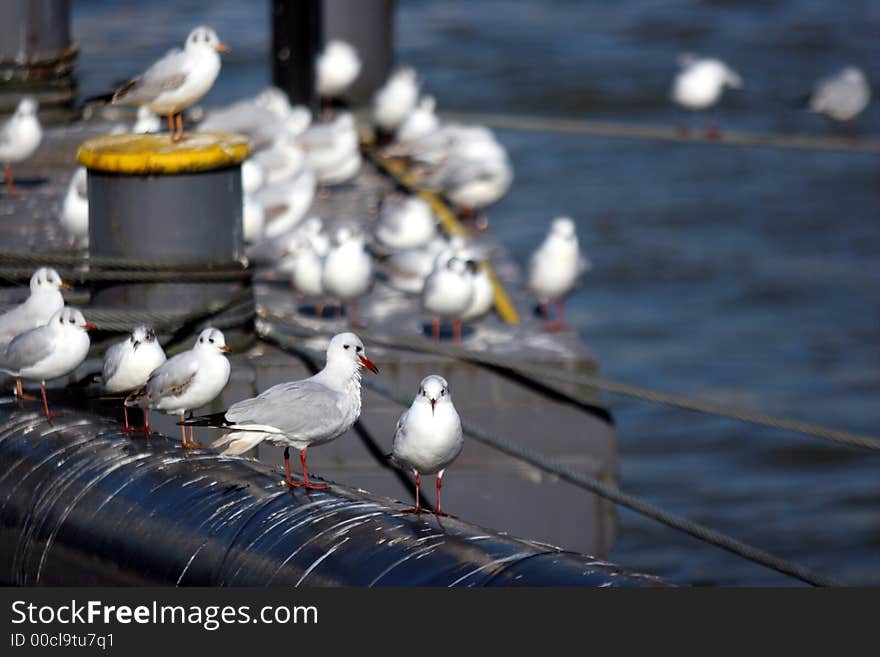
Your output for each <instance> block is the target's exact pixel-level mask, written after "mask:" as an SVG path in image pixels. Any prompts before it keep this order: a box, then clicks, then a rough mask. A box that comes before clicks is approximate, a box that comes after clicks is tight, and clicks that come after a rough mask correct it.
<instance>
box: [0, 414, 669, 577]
mask: <svg viewBox="0 0 880 657" xmlns="http://www.w3.org/2000/svg"><path fill="white" fill-rule="evenodd" d="M281 479H282V477H281V474H280V473H279V472H275V471H273V470H272V469H271V468H269V467H267V466H266V465H265V464H262V463H260V462H257V461H253V460H249V459H244V458H237V457H234V458H230V457H222V456H220V455H219V454H218V453H216V452H214V451H212V450H207V449H201V450H187V451H184V450H182V449H181V448H180V446H179V443H178V442H177V441H176V440H175V439H173V438H168V437H165V436H150V437H147V436H145V435H142V434H125V433H122V432H121V431H120V426H119V425H118V424H117V423H115V422H113V421H110V420H108V419H105V418H102V417H100V416H96V415H91V414H87V413H82V412H77V411H74V410H69V409H67V410H65V413H64V415H63V416H62V417H61V418H57V419H54V420H53V421H52V423H51V424H50V423H49V422H47V421H46V419H45V418H44V417H43V416H42V415H41V414H39V413H35V412H30V411H20V410H18V408H17V406H16V405H15V404H14V403H8V402H7V403H3V401H2V400H0V583H2V584H18V585H35V584H40V585H99V584H105V585H107V584H159V585H163V584H165V585H168V584H172V585H173V584H177V585H182V586H186V585H225V586H300V585H311V586H338V585H344V586H389V585H390V586H536V585H537V586H543V585H566V586H643V585H652V584H661V583H662V582H660V581H659V580H657V579H654V578H651V577H648V576H644V575H637V574H633V573H627V572H625V571H622V570H621V569H619V568H618V567H616V566H613V565H611V564H608V563H606V562H603V561H598V560H595V559H592V558H590V557H587V556H584V555H579V554H573V553H569V552H565V551H562V550H559V549H557V548H554V547H552V546H548V545H544V544H541V543H536V542H530V541H524V540H519V539H514V538H510V537H508V536H502V535H499V534H493V533H487V532H486V530H485V529H482V528H479V527H475V526H473V525H470V524H468V523H466V522H463V521H461V520H458V519H455V518H442V519H439V518H436V517H435V516H431V515H422V516H413V515H407V514H401V513H400V510H401V509H402V508H403V505H399V504H396V503H394V502H393V501H391V500H388V499H385V498H380V497H374V496H371V495H370V494H369V493H367V492H365V491H362V490H359V489H354V488H349V487H346V486H342V485H336V484H333V485H332V486H331V487H330V489H329V490H327V491H308V492H306V491H302V490H298V489H297V490H290V489H288V488H287V487H286V486H283V485H282V482H281Z"/></svg>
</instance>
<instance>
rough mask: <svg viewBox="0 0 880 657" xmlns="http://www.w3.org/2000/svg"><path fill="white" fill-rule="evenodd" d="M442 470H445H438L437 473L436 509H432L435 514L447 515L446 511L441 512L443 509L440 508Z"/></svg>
mask: <svg viewBox="0 0 880 657" xmlns="http://www.w3.org/2000/svg"><path fill="white" fill-rule="evenodd" d="M444 472H446V470H441V471H440V472H438V473H437V510H436V511H434V515H437V516H448V515H449V514H448V513H443V511H441V510H440V489H441V488H442V487H443V473H444Z"/></svg>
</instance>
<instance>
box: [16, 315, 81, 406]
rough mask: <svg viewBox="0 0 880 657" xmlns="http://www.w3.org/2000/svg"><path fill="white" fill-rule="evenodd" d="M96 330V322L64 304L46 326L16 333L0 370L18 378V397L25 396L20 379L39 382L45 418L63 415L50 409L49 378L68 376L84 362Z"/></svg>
mask: <svg viewBox="0 0 880 657" xmlns="http://www.w3.org/2000/svg"><path fill="white" fill-rule="evenodd" d="M94 329H95V325H94V324H92V323H91V322H87V321H86V320H85V317H83V314H82V313H81V312H80V311H79V310H77V309H76V308H68V307H64V308H61V309H60V310H58V311H57V312H56V313H55V314H54V315H52V317H51V318H50V319H49V322H48V323H47V324H46V325H44V326H39V327H37V328H35V329H31V330H30V331H26V332H25V333H22V334H21V335H18V336H16V337H15V339H14V340H13V341H12V342H10V343H9V344H8V345H7V346H6V349H5V350H4V351H3V353H2V355H0V370H2V371H4V372H6V373H7V374H11V375H12V376H14V377H16V379H18V381H17V382H16V385H17V394H18V397H19V399H22V398H23V396H24V395H23V393H22V390H21V379H28V380H30V381H39V382H40V392H42V394H43V410H44V411H45V413H46V418H48V419H52V418H53V417H57V416H58V415H60V413H50V412H49V403H48V402H47V401H46V381H50V380H52V379H57V378H60V377H62V376H67V375H68V374H70V373H71V372H73V371H74V370H75V369H76V368H77V367H79V366H80V365H82V363H83V361H84V360H85V359H86V356H88V355H89V347H90V346H91V340H89V334H88V331H91V330H94Z"/></svg>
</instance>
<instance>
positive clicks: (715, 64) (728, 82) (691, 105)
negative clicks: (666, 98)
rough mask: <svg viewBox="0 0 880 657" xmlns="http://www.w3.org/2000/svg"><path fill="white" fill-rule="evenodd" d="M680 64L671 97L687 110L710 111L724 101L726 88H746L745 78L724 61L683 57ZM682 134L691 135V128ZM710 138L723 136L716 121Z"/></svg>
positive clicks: (709, 132) (680, 58) (710, 128)
mask: <svg viewBox="0 0 880 657" xmlns="http://www.w3.org/2000/svg"><path fill="white" fill-rule="evenodd" d="M679 65H680V66H681V70H680V71H679V72H678V74H677V75H676V76H675V79H674V80H673V82H672V92H671V97H672V100H673V101H674V102H675V103H676V104H678V105H680V106H681V107H684V108H685V109H688V110H692V111H698V110H706V109H709V108H710V107H712V106H714V105H715V104H717V103H718V101H719V100H720V99H721V93H722V92H723V91H724V88H725V87H730V88H731V89H742V86H743V80H742V77H740V75H739V73H737V72H736V71H734V70H733V69H732V68H730V67H729V66H728V65H727V64H725V63H724V62H722V61H721V60H720V59H713V58H708V57H706V58H702V57H694V56H693V55H682V56H681V57H679ZM682 132H684V133H687V129H686V128H685V127H682ZM706 136H707V137H710V138H717V137H718V136H719V134H718V128H717V127H716V126H715V124H714V121H712V122H711V123H710V125H709V129H708V131H707V133H706Z"/></svg>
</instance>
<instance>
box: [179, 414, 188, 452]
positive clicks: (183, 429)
mask: <svg viewBox="0 0 880 657" xmlns="http://www.w3.org/2000/svg"><path fill="white" fill-rule="evenodd" d="M185 419H186V417H185V416H184V414H183V413H181V414H180V421H181V422H183V421H184V420H185ZM180 446H181V447H183V448H184V449H186V448H187V444H186V427H185V426H183V425H182V424H181V425H180Z"/></svg>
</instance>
